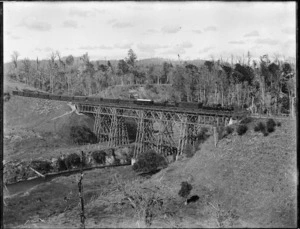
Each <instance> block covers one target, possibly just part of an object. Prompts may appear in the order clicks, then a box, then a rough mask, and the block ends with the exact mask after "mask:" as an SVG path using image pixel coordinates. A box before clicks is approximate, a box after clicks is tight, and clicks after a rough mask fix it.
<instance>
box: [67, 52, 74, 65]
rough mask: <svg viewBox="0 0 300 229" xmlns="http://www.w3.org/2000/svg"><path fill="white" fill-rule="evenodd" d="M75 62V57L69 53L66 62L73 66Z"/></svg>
mask: <svg viewBox="0 0 300 229" xmlns="http://www.w3.org/2000/svg"><path fill="white" fill-rule="evenodd" d="M73 63H74V57H73V56H72V55H69V56H68V57H67V58H66V64H67V65H68V66H72V65H73Z"/></svg>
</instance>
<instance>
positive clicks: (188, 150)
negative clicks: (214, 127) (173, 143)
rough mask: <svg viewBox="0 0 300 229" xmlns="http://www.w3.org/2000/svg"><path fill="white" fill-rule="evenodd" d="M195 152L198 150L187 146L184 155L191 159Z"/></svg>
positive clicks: (189, 145)
mask: <svg viewBox="0 0 300 229" xmlns="http://www.w3.org/2000/svg"><path fill="white" fill-rule="evenodd" d="M195 152H196V150H195V149H194V147H193V146H192V145H191V144H187V145H186V146H185V147H184V149H183V154H184V155H185V156H186V157H189V158H190V157H193V156H194V154H195Z"/></svg>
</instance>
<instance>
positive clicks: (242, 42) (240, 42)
mask: <svg viewBox="0 0 300 229" xmlns="http://www.w3.org/2000/svg"><path fill="white" fill-rule="evenodd" d="M228 43H229V44H234V45H241V44H245V42H244V41H229V42H228Z"/></svg>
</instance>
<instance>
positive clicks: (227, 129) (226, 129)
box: [225, 126, 234, 134]
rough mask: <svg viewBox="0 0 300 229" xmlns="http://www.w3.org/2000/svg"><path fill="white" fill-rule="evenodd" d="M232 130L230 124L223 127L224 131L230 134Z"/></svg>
mask: <svg viewBox="0 0 300 229" xmlns="http://www.w3.org/2000/svg"><path fill="white" fill-rule="evenodd" d="M233 130H234V129H233V128H232V127H231V126H226V127H225V131H226V133H227V134H231V133H232V132H233Z"/></svg>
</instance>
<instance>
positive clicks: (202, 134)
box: [196, 127, 209, 143]
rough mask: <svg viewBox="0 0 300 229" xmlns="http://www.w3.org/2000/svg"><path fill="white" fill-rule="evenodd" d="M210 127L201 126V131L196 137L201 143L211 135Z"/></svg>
mask: <svg viewBox="0 0 300 229" xmlns="http://www.w3.org/2000/svg"><path fill="white" fill-rule="evenodd" d="M207 132H208V129H207V128H206V127H203V128H201V130H200V132H199V133H198V134H197V136H196V139H197V141H199V142H200V143H203V142H205V140H206V139H207V138H208V137H209V134H208V133H207Z"/></svg>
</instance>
